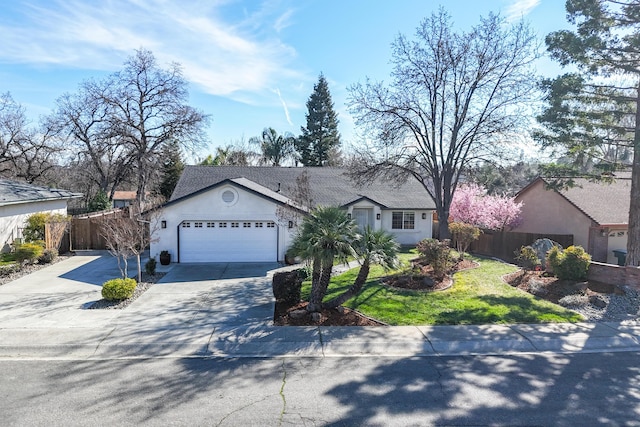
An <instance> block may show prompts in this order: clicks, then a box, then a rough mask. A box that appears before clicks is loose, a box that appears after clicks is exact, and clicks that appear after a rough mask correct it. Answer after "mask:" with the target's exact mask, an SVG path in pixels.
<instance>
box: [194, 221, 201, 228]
mask: <svg viewBox="0 0 640 427" xmlns="http://www.w3.org/2000/svg"><path fill="white" fill-rule="evenodd" d="M193 226H194V227H195V228H202V223H201V222H194V223H193Z"/></svg>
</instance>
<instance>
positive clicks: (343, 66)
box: [0, 0, 567, 156]
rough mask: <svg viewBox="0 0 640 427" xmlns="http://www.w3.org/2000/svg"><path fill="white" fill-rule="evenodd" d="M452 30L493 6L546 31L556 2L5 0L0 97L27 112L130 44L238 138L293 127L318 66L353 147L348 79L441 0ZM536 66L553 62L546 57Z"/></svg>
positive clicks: (226, 139)
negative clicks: (174, 70) (166, 69)
mask: <svg viewBox="0 0 640 427" xmlns="http://www.w3.org/2000/svg"><path fill="white" fill-rule="evenodd" d="M441 4H442V5H443V6H444V7H445V9H446V10H447V11H448V12H449V13H450V14H451V16H452V18H453V21H454V24H455V26H456V27H457V28H460V29H466V28H469V27H471V26H473V25H475V24H476V23H477V22H478V21H479V17H480V16H481V15H483V16H486V15H487V14H488V13H489V12H499V13H501V14H502V15H503V16H505V17H506V18H507V19H509V20H516V19H519V18H521V17H522V18H524V19H525V21H527V22H528V23H529V24H530V25H531V27H532V28H533V29H534V30H535V31H536V32H537V33H538V35H539V37H540V40H541V41H542V40H543V38H544V36H545V35H546V34H547V33H549V32H551V31H554V30H557V29H560V28H566V27H567V23H566V19H565V11H564V1H562V0H449V1H446V2H438V1H432V0H395V1H388V0H265V1H260V0H253V1H249V0H246V1H240V0H238V1H234V0H102V1H93V0H11V1H2V2H0V40H2V42H1V43H0V93H4V92H10V93H11V94H12V96H13V98H14V100H15V101H17V102H19V103H21V104H22V105H23V106H24V107H25V108H26V110H27V113H28V114H29V116H30V117H31V119H32V120H34V121H36V120H37V118H38V116H40V115H45V114H48V113H49V112H51V110H52V108H53V107H54V105H55V100H56V99H57V98H58V97H59V96H60V95H62V94H63V93H64V92H74V91H75V90H76V89H77V87H78V84H79V83H80V82H81V81H83V80H85V79H88V78H100V77H102V76H104V75H106V74H108V73H111V72H114V71H117V70H119V69H121V68H122V64H123V62H124V61H125V60H126V58H127V57H128V56H130V55H132V54H133V52H134V50H135V49H137V48H141V47H143V48H146V49H149V50H151V51H152V52H153V53H154V55H155V56H156V58H157V59H158V61H159V63H160V64H167V63H169V62H178V63H180V64H181V65H182V66H183V71H184V75H185V77H186V78H187V80H188V81H189V83H190V101H189V102H190V104H191V105H193V106H195V107H197V108H199V109H201V110H203V111H204V112H205V113H207V114H210V115H211V117H212V122H211V125H210V127H209V129H208V134H209V136H210V145H209V147H208V148H206V149H203V150H202V153H201V154H202V156H205V155H206V154H207V153H208V152H213V151H214V150H215V147H217V146H224V145H227V144H230V143H236V142H237V141H239V140H241V139H243V138H244V139H245V140H247V139H249V138H250V137H252V136H256V135H259V134H260V133H261V131H262V129H263V128H264V127H268V126H270V127H273V128H275V129H276V130H277V131H278V132H279V133H284V132H292V133H293V134H296V135H297V134H299V133H300V126H302V125H304V124H305V113H306V105H305V103H306V101H307V99H308V98H309V95H310V94H311V92H312V90H313V85H314V83H316V82H317V79H318V75H319V74H320V72H322V73H323V74H324V75H325V77H326V78H327V80H328V82H329V89H330V91H331V94H332V97H333V101H334V103H335V109H336V111H337V112H338V118H339V120H340V125H339V130H340V132H341V133H342V136H343V141H344V143H345V144H351V143H357V139H356V135H355V134H354V125H353V120H352V118H351V117H350V116H349V114H348V112H347V111H346V106H345V102H346V100H347V96H348V91H347V88H348V87H349V85H351V84H353V83H357V82H362V81H364V80H365V79H366V78H367V77H370V78H371V79H373V80H388V79H389V71H390V66H389V59H390V55H391V49H390V45H391V43H392V41H393V40H394V39H395V38H396V37H397V35H398V34H400V33H402V34H406V35H412V34H413V33H414V30H415V28H416V27H417V26H418V24H419V22H420V21H421V20H422V19H423V18H424V17H426V16H428V15H429V14H430V13H432V12H434V11H437V10H438V8H439V7H440V5H441ZM538 68H539V71H540V72H541V73H543V74H547V75H555V74H557V73H558V72H559V71H560V70H559V68H558V67H557V66H556V65H555V64H553V63H552V62H551V61H549V60H547V59H542V60H540V62H539V64H538Z"/></svg>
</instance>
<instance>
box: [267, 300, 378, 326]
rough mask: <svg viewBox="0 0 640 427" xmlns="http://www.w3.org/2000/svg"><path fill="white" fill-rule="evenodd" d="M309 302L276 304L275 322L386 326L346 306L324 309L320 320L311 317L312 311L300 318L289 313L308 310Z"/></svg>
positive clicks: (307, 324) (287, 324) (293, 324)
mask: <svg viewBox="0 0 640 427" xmlns="http://www.w3.org/2000/svg"><path fill="white" fill-rule="evenodd" d="M307 304H308V303H307V302H306V301H303V302H300V303H298V304H296V305H294V306H286V307H285V306H280V307H278V305H276V314H275V318H276V320H275V321H274V322H273V324H274V325H276V326H385V324H384V323H382V322H379V321H377V320H375V319H371V318H370V317H367V316H365V315H364V314H362V313H359V312H357V311H355V310H351V309H350V308H346V307H338V308H337V309H331V310H322V311H321V312H320V321H318V322H315V321H314V320H313V319H312V318H311V314H310V313H307V314H305V315H304V316H302V317H299V318H295V317H292V316H290V315H289V314H290V313H291V312H293V311H296V310H306V308H307Z"/></svg>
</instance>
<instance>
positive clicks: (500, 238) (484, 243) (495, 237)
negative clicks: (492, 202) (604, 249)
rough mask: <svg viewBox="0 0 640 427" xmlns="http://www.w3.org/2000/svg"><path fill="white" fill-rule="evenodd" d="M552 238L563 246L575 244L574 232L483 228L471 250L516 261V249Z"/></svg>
mask: <svg viewBox="0 0 640 427" xmlns="http://www.w3.org/2000/svg"><path fill="white" fill-rule="evenodd" d="M544 238H547V239H551V240H553V241H554V242H558V243H559V244H560V245H562V247H563V248H567V247H569V246H571V245H573V234H540V233H520V232H517V231H494V230H482V234H480V238H478V240H476V241H474V242H472V243H471V245H470V246H469V252H472V253H474V254H479V255H485V256H491V257H495V258H500V259H502V260H504V261H507V262H515V251H519V250H520V248H521V247H522V246H528V245H530V244H532V243H533V242H535V241H536V240H538V239H544Z"/></svg>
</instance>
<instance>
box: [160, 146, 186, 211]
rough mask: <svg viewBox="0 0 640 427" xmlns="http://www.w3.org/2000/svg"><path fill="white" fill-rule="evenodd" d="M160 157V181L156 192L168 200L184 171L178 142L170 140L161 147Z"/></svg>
mask: <svg viewBox="0 0 640 427" xmlns="http://www.w3.org/2000/svg"><path fill="white" fill-rule="evenodd" d="M161 157H162V166H161V172H160V173H161V177H160V179H161V181H160V184H159V186H158V192H159V193H160V194H161V195H162V196H163V197H164V198H165V199H166V200H169V198H170V197H171V194H172V193H173V189H174V188H176V184H177V183H178V179H180V175H181V174H182V171H183V170H184V162H183V161H182V153H181V152H180V144H179V143H178V141H176V140H171V141H169V142H167V143H166V144H165V145H164V146H163V147H162V152H161Z"/></svg>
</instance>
